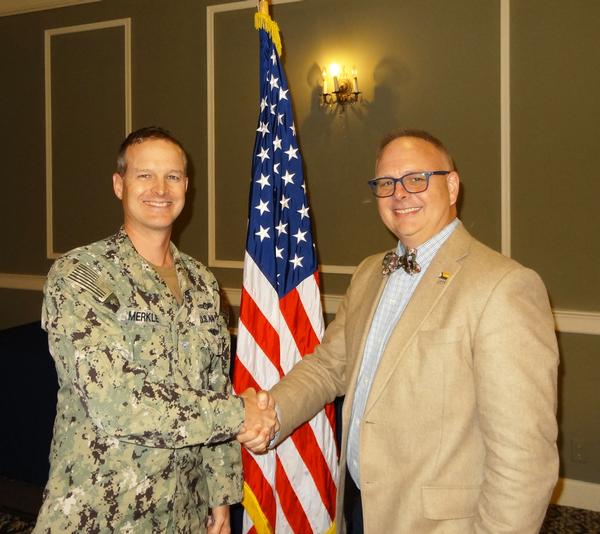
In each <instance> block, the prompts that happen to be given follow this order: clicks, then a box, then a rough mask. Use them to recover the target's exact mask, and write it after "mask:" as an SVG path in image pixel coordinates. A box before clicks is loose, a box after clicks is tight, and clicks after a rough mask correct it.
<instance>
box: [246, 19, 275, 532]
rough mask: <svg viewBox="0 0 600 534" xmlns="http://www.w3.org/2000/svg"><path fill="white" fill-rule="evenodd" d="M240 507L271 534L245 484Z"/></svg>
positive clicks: (254, 497)
mask: <svg viewBox="0 0 600 534" xmlns="http://www.w3.org/2000/svg"><path fill="white" fill-rule="evenodd" d="M257 29H258V28H257ZM242 505H243V506H244V509H245V510H246V513H247V514H248V515H249V516H250V519H252V523H254V528H255V529H256V532H257V533H258V534H273V527H271V524H270V523H269V520H268V519H267V516H265V513H264V512H263V511H262V508H261V507H260V503H259V502H258V499H257V498H256V495H254V492H253V491H252V488H250V486H249V485H248V484H247V483H246V482H244V500H243V501H242Z"/></svg>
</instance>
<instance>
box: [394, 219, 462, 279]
mask: <svg viewBox="0 0 600 534" xmlns="http://www.w3.org/2000/svg"><path fill="white" fill-rule="evenodd" d="M459 223H460V221H459V220H458V218H456V217H455V218H454V219H453V220H452V221H451V222H449V223H448V224H447V225H446V226H444V228H442V230H440V231H439V232H438V233H437V234H435V235H434V236H433V237H432V238H430V239H429V240H427V241H425V243H423V244H422V245H421V246H420V247H419V248H417V262H418V263H419V265H420V266H421V272H423V271H425V269H426V268H427V267H429V264H430V263H431V260H433V258H434V256H435V255H436V254H437V252H438V250H440V248H441V247H442V245H443V244H444V243H445V242H446V240H447V239H448V238H449V237H450V235H451V234H452V232H454V230H455V229H456V227H457V226H458V225H459ZM405 252H406V249H405V247H404V245H403V244H402V243H401V242H400V241H398V245H397V247H396V254H398V255H399V256H402V255H403V254H404V253H405Z"/></svg>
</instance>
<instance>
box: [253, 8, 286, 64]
mask: <svg viewBox="0 0 600 534" xmlns="http://www.w3.org/2000/svg"><path fill="white" fill-rule="evenodd" d="M254 27H255V28H256V29H257V30H265V31H266V32H267V33H268V34H269V35H270V36H271V40H272V41H273V44H274V45H275V48H276V49H277V54H279V57H281V37H280V36H279V25H278V24H277V23H276V22H275V21H274V20H273V19H272V18H271V16H270V15H269V2H268V0H260V2H259V4H258V11H257V12H256V13H255V14H254Z"/></svg>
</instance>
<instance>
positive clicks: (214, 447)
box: [34, 229, 244, 534]
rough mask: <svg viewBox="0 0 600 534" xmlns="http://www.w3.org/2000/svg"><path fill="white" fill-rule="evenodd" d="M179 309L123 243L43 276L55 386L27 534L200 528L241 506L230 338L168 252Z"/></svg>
mask: <svg viewBox="0 0 600 534" xmlns="http://www.w3.org/2000/svg"><path fill="white" fill-rule="evenodd" d="M171 251H172V254H173V258H174V260H175V266H176V272H177V278H178V280H179V284H180V286H181V293H182V296H183V304H182V305H181V306H179V305H178V304H177V302H176V300H175V298H174V297H173V295H172V293H171V292H170V291H169V290H168V289H167V286H166V285H165V284H164V282H163V281H162V279H161V278H160V277H159V276H158V275H157V274H156V272H155V271H154V270H153V269H152V267H150V266H149V265H148V263H147V262H145V261H144V260H143V258H142V257H141V256H140V255H139V254H138V253H137V252H136V251H135V249H134V247H133V245H132V243H131V241H130V240H129V238H128V237H127V234H126V233H125V231H124V230H123V229H121V230H120V231H119V232H118V233H117V234H116V235H114V236H112V237H110V238H108V239H105V240H103V241H99V242H97V243H93V244H91V245H88V246H85V247H81V248H78V249H75V250H73V251H71V252H70V253H68V254H67V255H66V256H64V257H62V258H60V259H59V260H58V261H56V263H55V264H54V266H53V267H52V269H51V270H50V273H49V275H48V280H47V282H46V287H45V298H44V306H43V310H42V322H43V326H44V328H45V329H46V330H47V332H48V340H49V345H50V352H51V353H52V356H53V358H54V360H55V363H56V369H57V373H58V378H59V384H60V390H59V392H58V400H57V415H56V420H55V424H54V438H53V441H52V450H51V453H50V461H51V468H50V477H49V481H48V484H47V486H46V489H45V492H44V503H43V505H42V509H41V511H40V514H39V516H38V522H37V525H36V528H35V530H34V532H36V533H40V532H45V533H50V532H52V533H60V534H64V533H69V532H78V533H79V532H94V533H96V532H97V533H101V532H123V533H129V532H131V533H133V532H136V533H138V532H139V533H144V534H145V533H150V532H182V533H183V532H189V533H192V532H193V533H194V534H196V533H199V532H205V525H204V523H205V519H206V516H207V513H208V507H211V506H217V505H222V504H231V503H235V502H238V501H239V500H241V496H242V467H241V459H240V450H239V446H238V444H237V442H235V440H233V441H231V438H232V437H233V436H234V435H235V433H236V432H237V430H238V428H239V427H240V425H241V424H242V422H243V419H244V408H243V403H242V401H241V399H240V398H238V397H235V396H233V395H232V394H231V386H230V383H229V379H228V369H229V335H228V332H227V328H226V325H225V321H224V320H223V318H222V317H221V315H220V314H219V294H218V287H217V283H216V281H215V279H214V277H213V276H212V275H211V273H210V272H209V271H208V270H207V269H206V268H205V267H204V266H203V265H202V264H200V263H199V262H197V261H195V260H194V259H192V258H190V257H189V256H187V255H185V254H182V253H180V252H179V251H178V250H177V249H176V248H175V247H174V246H173V245H171Z"/></svg>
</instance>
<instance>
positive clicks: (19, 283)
mask: <svg viewBox="0 0 600 534" xmlns="http://www.w3.org/2000/svg"><path fill="white" fill-rule="evenodd" d="M45 281H46V277H45V276H40V275H33V274H15V273H0V289H22V290H30V291H41V290H42V289H43V287H44V283H45ZM221 291H222V292H223V294H224V295H225V298H226V299H227V301H228V302H229V304H230V305H231V306H234V307H236V308H237V307H239V305H240V301H241V296H242V290H241V289H236V288H231V287H223V288H221ZM343 299H344V296H343V295H330V294H325V293H324V294H322V295H321V301H322V304H323V311H324V312H325V313H327V314H331V315H335V313H337V310H338V308H339V307H340V305H341V303H342V300H343ZM553 314H554V321H555V323H556V331H557V332H564V333H569V334H589V335H593V336H599V335H600V312H582V311H576V310H558V309H555V310H553Z"/></svg>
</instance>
